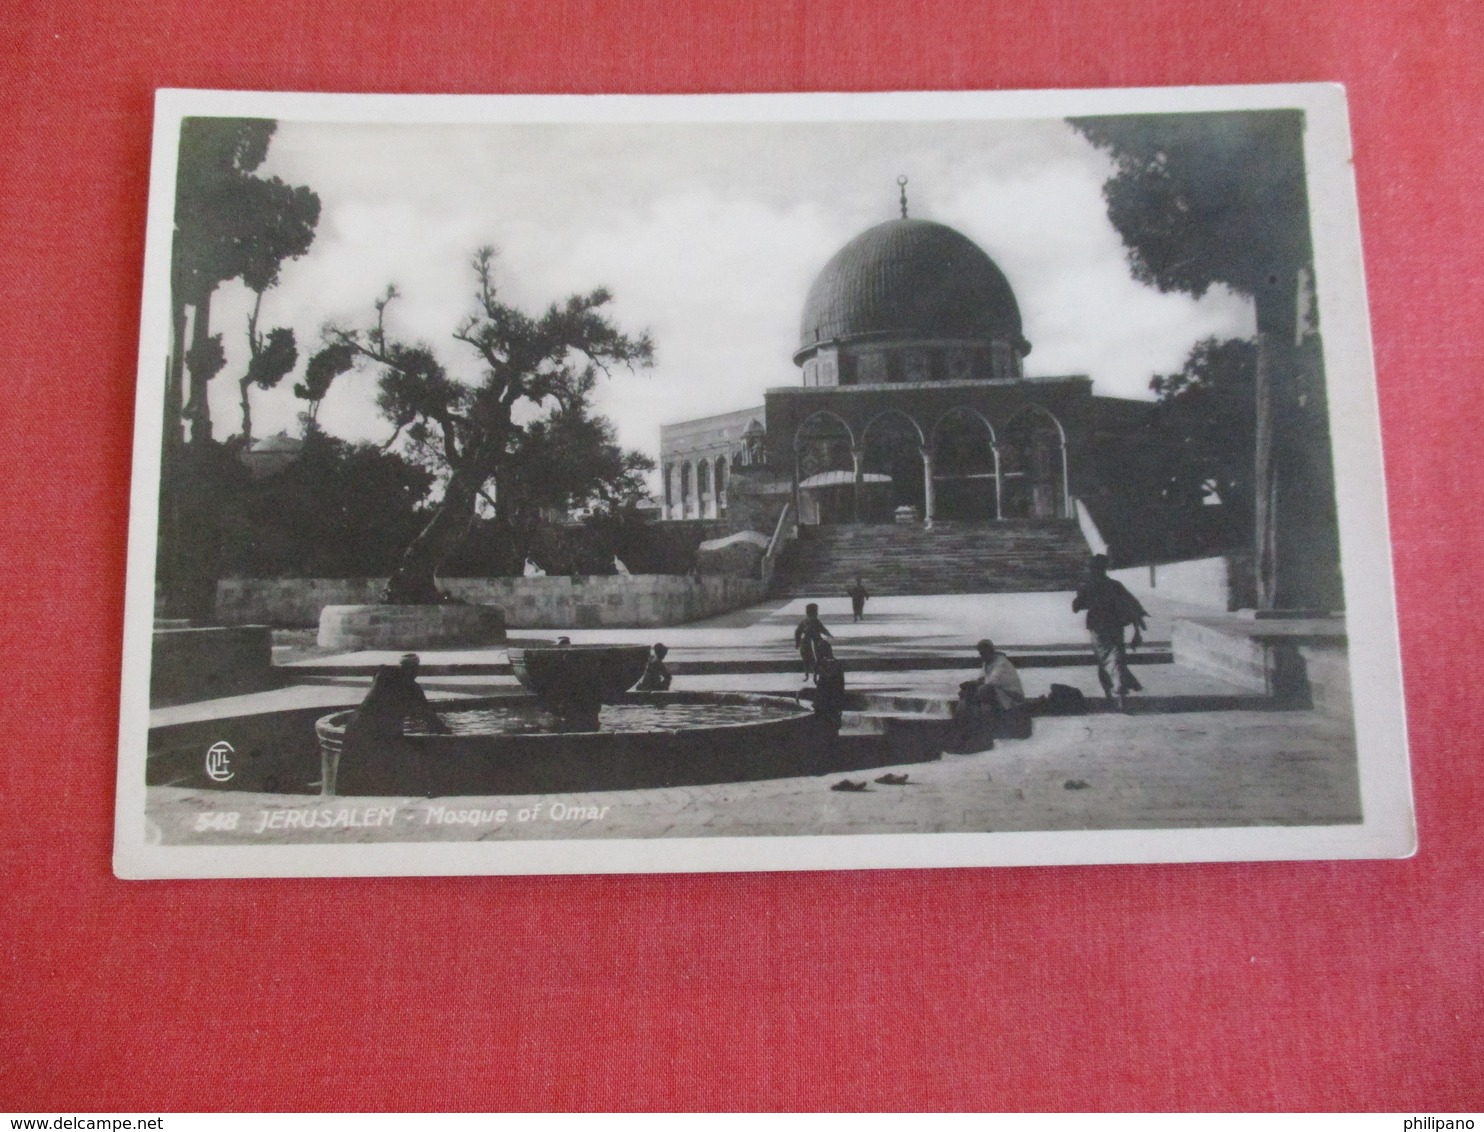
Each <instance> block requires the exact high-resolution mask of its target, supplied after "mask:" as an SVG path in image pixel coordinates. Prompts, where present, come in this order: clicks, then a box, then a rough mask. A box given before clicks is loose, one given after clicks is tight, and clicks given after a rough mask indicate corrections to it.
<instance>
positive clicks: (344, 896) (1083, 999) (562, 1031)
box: [0, 0, 1484, 1111]
mask: <svg viewBox="0 0 1484 1132" xmlns="http://www.w3.org/2000/svg"><path fill="white" fill-rule="evenodd" d="M1481 13H1484V8H1481V7H1480V6H1479V5H1477V4H1476V3H1472V2H1470V0H1411V2H1407V0H1365V2H1360V0H1231V2H1228V3H1226V4H1223V5H1214V4H1202V3H1198V2H1192V3H1179V2H1173V0H1172V2H1163V3H1155V2H1145V3H1139V2H1134V0H1102V2H1100V3H1098V4H1086V3H1081V2H1079V0H1035V2H1029V3H1021V4H1010V3H1003V4H997V5H989V4H978V3H971V2H967V0H964V2H958V3H953V2H941V3H935V2H926V0H922V2H906V0H894V2H891V3H871V4H859V3H857V4H850V3H845V2H844V0H813V2H809V3H805V2H802V0H800V2H795V3H781V2H780V3H771V2H761V0H731V3H730V4H728V5H727V6H726V7H725V8H724V9H723V7H722V6H720V5H717V6H713V5H709V4H706V3H704V2H703V0H694V2H690V3H660V2H652V3H625V4H609V5H600V4H595V3H576V2H570V3H547V4H536V3H517V2H489V3H479V4H475V3H463V4H460V3H451V2H450V3H428V2H407V0H396V2H392V0H277V2H275V0H233V2H231V3H226V2H222V0H198V2H196V3H193V4H192V3H186V2H184V0H182V2H179V3H159V4H154V5H143V4H138V5H130V4H123V3H119V4H76V5H72V6H68V5H59V4H55V3H51V2H45V3H42V2H19V3H18V2H16V0H11V2H10V3H8V4H6V5H5V13H4V23H5V26H6V33H5V36H4V41H3V44H0V56H3V60H4V65H3V68H0V90H3V91H4V94H5V98H4V103H3V106H4V110H3V112H0V113H3V120H0V176H3V194H4V195H3V200H4V213H3V216H0V255H3V263H4V274H3V282H0V287H3V294H4V298H3V301H0V382H3V385H0V390H3V393H0V395H3V404H4V406H5V414H4V420H5V430H4V441H3V445H0V448H3V452H0V501H3V503H0V505H3V508H4V510H3V512H0V516H3V517H0V554H3V558H0V560H3V561H4V563H5V574H4V579H3V582H0V586H3V590H0V593H3V599H4V609H5V626H6V632H5V634H4V640H3V643H0V648H3V654H4V663H5V671H6V673H7V680H6V683H7V692H6V695H5V705H4V712H3V718H0V800H3V806H0V873H3V880H0V884H3V892H0V960H3V969H0V1108H11V1109H15V1108H22V1109H43V1110H67V1109H140V1110H148V1109H162V1108H164V1109H169V1108H190V1109H216V1108H228V1109H235V1108H248V1109H251V1108H263V1107H275V1108H278V1107H281V1108H300V1107H304V1108H342V1107H346V1108H362V1107H365V1108H384V1107H395V1108H423V1107H435V1108H442V1107H449V1108H478V1109H498V1108H506V1107H517V1108H546V1107H559V1108H566V1107H574V1108H577V1107H581V1108H588V1107H597V1108H647V1107H656V1108H672V1107H702V1108H716V1107H725V1108H770V1107H790V1108H792V1107H802V1108H816V1107H824V1108H865V1107H872V1108H874V1107H929V1108H963V1107H974V1108H1010V1109H1040V1108H1078V1109H1082V1108H1090V1109H1102V1108H1113V1109H1143V1108H1157V1109H1167V1108H1174V1109H1180V1108H1221V1109H1224V1108H1241V1109H1247V1108H1269V1107H1275V1108H1299V1109H1306V1108H1342V1109H1348V1108H1385V1109H1401V1110H1418V1111H1441V1110H1448V1109H1459V1108H1469V1107H1471V1108H1474V1109H1476V1110H1477V1109H1479V1108H1480V1107H1481V1106H1484V1084H1481V1077H1484V1022H1481V1018H1484V962H1481V951H1484V946H1481V943H1484V940H1481V933H1484V884H1481V877H1480V865H1481V844H1480V837H1479V828H1480V817H1479V815H1480V813H1481V812H1484V788H1481V787H1484V777H1481V772H1480V765H1481V761H1484V756H1481V752H1480V749H1479V742H1478V739H1477V730H1476V720H1477V719H1478V718H1479V695H1478V692H1477V690H1476V688H1475V685H1476V684H1477V680H1476V679H1474V678H1472V677H1473V674H1475V673H1477V672H1478V671H1479V669H1480V667H1481V663H1484V655H1481V653H1484V642H1481V636H1480V633H1479V628H1480V619H1481V601H1480V599H1479V596H1478V595H1479V568H1478V563H1479V562H1480V560H1481V559H1484V526H1481V524H1480V523H1479V521H1478V519H1477V512H1476V508H1475V501H1476V500H1477V499H1478V497H1479V494H1480V490H1481V486H1484V485H1481V480H1480V471H1479V469H1480V464H1481V461H1480V455H1481V452H1480V447H1481V446H1480V429H1479V427H1478V424H1477V422H1478V420H1479V418H1480V416H1481V415H1484V383H1481V381H1480V374H1481V368H1484V366H1481V363H1484V357H1481V336H1480V333H1479V330H1478V320H1479V316H1480V311H1481V310H1484V295H1481V286H1480V278H1481V274H1484V255H1481V253H1484V233H1481V228H1480V226H1479V224H1478V223H1477V220H1478V216H1479V207H1478V206H1479V202H1480V200H1481V197H1484V193H1481V190H1484V148H1481V146H1480V145H1479V141H1478V129H1479V114H1480V111H1481V109H1484V100H1481V97H1480V96H1481V93H1484V89H1481V88H1484V66H1481V63H1480V54H1481V51H1484V35H1481V31H1484V16H1481ZM1290 80H1338V81H1341V82H1343V83H1345V84H1346V85H1347V86H1348V88H1349V91H1350V98H1351V112H1352V116H1353V126H1354V132H1355V140H1356V167H1357V175H1358V178H1359V188H1360V202H1361V210H1362V214H1363V223H1364V231H1365V249H1366V258H1367V265H1368V269H1369V276H1370V293H1371V308H1372V314H1373V319H1374V330H1375V344H1376V355H1377V362H1378V368H1379V374H1380V389H1381V414H1382V420H1383V427H1384V432H1385V438H1386V450H1387V456H1388V480H1389V484H1390V490H1391V506H1392V530H1393V537H1394V539H1395V552H1396V568H1397V577H1398V583H1397V584H1398V595H1399V599H1400V609H1401V621H1402V641H1403V647H1404V662H1405V667H1406V675H1407V685H1408V709H1409V713H1410V720H1411V738H1412V756H1413V766H1414V776H1415V781H1416V790H1417V810H1418V820H1419V823H1420V828H1421V852H1420V854H1419V855H1418V856H1417V857H1416V858H1415V859H1413V860H1410V861H1402V862H1391V863H1368V862H1362V863H1334V864H1328V863H1319V864H1242V865H1187V866H1159V867H1139V868H1126V867H1103V868H1061V869H1026V870H962V871H942V872H914V871H901V872H864V873H820V874H798V875H752V876H745V875H744V876H635V877H622V876H620V877H569V878H513V879H501V878H488V879H483V878H471V879H433V880H422V879H406V880H400V879H399V880H320V881H302V882H301V881H287V880H275V881H251V882H240V881H239V882H226V881H222V882H193V883H174V882H172V883H166V882H155V883H125V882H121V881H118V880H115V879H114V878H113V876H112V873H111V870H110V864H109V856H110V838H111V833H112V824H113V822H112V805H113V776H114V766H115V754H114V751H115V742H116V737H117V723H116V719H117V715H116V712H117V698H118V688H119V676H118V662H119V651H120V632H121V621H122V603H123V581H124V544H125V532H126V524H127V515H126V510H127V502H128V487H129V459H130V443H131V429H132V407H133V396H134V392H133V390H134V373H133V370H134V360H135V349H136V345H137V332H138V314H139V299H140V266H141V260H142V253H143V242H144V208H145V192H146V180H147V167H148V158H149V137H150V121H151V97H152V91H153V89H154V88H155V87H159V86H201V87H228V88H248V89H266V90H274V89H284V90H330V91H335V90H342V91H420V92H421V91H431V92H481V93H483V92H506V91H512V92H635V93H639V92H705V91H790V90H836V89H842V90H891V89H898V88H912V89H932V88H951V89H957V88H1015V87H1057V86H1078V87H1088V86H1127V85H1135V86H1142V85H1173V84H1186V83H1250V82H1282V81H1290Z"/></svg>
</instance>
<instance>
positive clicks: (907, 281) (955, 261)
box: [660, 179, 1150, 527]
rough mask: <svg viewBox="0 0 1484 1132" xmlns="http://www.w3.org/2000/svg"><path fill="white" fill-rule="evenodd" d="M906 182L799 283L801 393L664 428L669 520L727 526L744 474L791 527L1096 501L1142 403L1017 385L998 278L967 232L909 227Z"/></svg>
mask: <svg viewBox="0 0 1484 1132" xmlns="http://www.w3.org/2000/svg"><path fill="white" fill-rule="evenodd" d="M900 183H901V184H902V186H903V189H902V200H901V216H900V217H899V218H896V219H892V220H888V221H887V222H885V223H882V224H878V225H876V226H875V227H872V228H869V229H867V230H866V231H864V232H862V233H861V234H860V235H858V236H856V237H855V238H854V239H853V240H851V241H850V242H849V243H847V244H846V245H845V246H844V247H843V248H841V249H840V250H839V251H838V252H837V253H835V255H834V256H833V257H832V258H831V259H830V260H829V262H828V263H826V264H825V265H824V267H823V269H822V270H821V271H820V273H819V275H818V277H817V278H816V279H815V280H814V283H813V285H812V286H811V287H810V289H809V294H808V298H807V299H806V301H805V303H804V313H803V319H802V322H801V326H800V335H799V345H798V348H797V350H796V351H795V352H794V355H793V360H794V363H795V364H796V365H797V366H799V368H800V370H801V371H802V377H803V381H802V383H801V384H800V385H797V386H789V387H782V388H773V389H769V390H767V391H766V393H765V395H764V398H765V402H764V404H763V405H760V406H755V407H751V408H744V409H739V410H737V411H735V412H731V413H725V414H721V415H718V416H711V417H705V418H701V419H698V420H690V421H683V422H679V423H676V424H670V425H665V426H663V427H662V428H661V433H660V456H661V467H662V470H663V476H664V494H663V511H662V514H663V516H664V517H665V518H666V519H710V518H725V517H727V515H728V502H729V500H728V497H729V494H731V492H730V489H731V488H732V486H733V482H734V481H736V483H735V486H736V487H737V488H741V487H742V486H743V484H742V480H740V479H739V477H743V478H744V479H746V480H749V481H753V482H755V483H756V486H757V487H758V488H760V489H761V488H763V485H764V483H766V482H768V481H771V483H772V485H773V491H774V492H776V493H777V494H782V495H786V496H788V497H790V498H791V500H792V502H793V504H794V506H795V508H796V511H795V514H796V517H797V521H798V522H799V523H800V524H801V525H803V526H815V525H832V524H842V523H907V522H916V523H921V524H924V525H926V526H929V527H931V526H932V524H933V523H934V522H951V523H955V524H958V523H974V524H992V523H1005V522H1013V521H1016V520H1021V521H1023V520H1043V521H1044V520H1063V521H1066V520H1070V519H1073V518H1074V517H1075V515H1076V502H1075V501H1076V500H1077V499H1079V498H1084V497H1088V496H1095V495H1097V494H1098V493H1099V490H1100V487H1101V484H1102V481H1103V480H1105V479H1106V478H1108V475H1109V470H1108V467H1107V464H1108V460H1109V458H1110V457H1112V456H1114V455H1115V453H1116V451H1117V450H1118V449H1119V448H1121V447H1122V444H1123V443H1125V442H1126V441H1125V438H1127V437H1130V436H1131V435H1132V434H1134V433H1135V432H1137V430H1138V428H1139V427H1140V425H1141V423H1142V422H1143V421H1144V420H1145V419H1147V415H1148V413H1149V409H1150V405H1149V403H1148V402H1144V401H1131V400H1126V399H1120V398H1110V397H1100V396H1095V395H1094V394H1093V392H1092V382H1091V380H1090V379H1089V378H1087V377H1085V376H1063V377H1027V376H1026V375H1025V370H1024V362H1025V358H1026V356H1027V355H1028V354H1029V353H1030V351H1031V344H1030V343H1029V342H1027V341H1026V339H1025V336H1024V334H1023V333H1022V327H1021V317H1020V307H1019V304H1018V303H1017V302H1016V299H1015V293H1014V291H1013V289H1012V288H1011V286H1010V283H1009V281H1008V280H1007V279H1006V278H1005V275H1004V273H1003V272H1002V271H1001V270H1000V268H999V267H998V266H997V265H996V264H995V262H994V261H993V260H992V259H991V258H990V257H989V256H988V255H987V254H986V253H985V252H984V251H983V250H982V249H981V248H980V247H979V246H978V245H977V244H975V243H974V242H973V241H972V240H970V239H969V238H968V237H967V236H965V235H963V234H962V233H961V232H958V231H956V230H955V229H953V228H950V227H948V226H947V225H945V224H939V223H936V222H934V221H931V220H922V219H916V218H909V217H908V215H907V205H906V190H905V179H901V181H900ZM760 465H761V466H762V468H760V467H759V466H760ZM763 468H765V469H766V471H763Z"/></svg>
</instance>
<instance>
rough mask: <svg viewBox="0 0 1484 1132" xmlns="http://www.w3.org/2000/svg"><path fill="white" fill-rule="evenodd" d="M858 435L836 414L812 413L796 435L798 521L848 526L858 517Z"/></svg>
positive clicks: (795, 466)
mask: <svg viewBox="0 0 1484 1132" xmlns="http://www.w3.org/2000/svg"><path fill="white" fill-rule="evenodd" d="M854 449H855V436H854V435H853V434H852V433H851V431H850V426H849V425H847V424H846V423H845V422H844V421H843V420H841V419H840V418H839V417H837V416H835V414H834V413H827V412H818V413H812V414H811V415H810V416H808V417H806V418H805V419H804V422H803V423H802V424H800V425H799V429H798V432H796V433H795V434H794V483H795V484H797V485H798V491H799V522H801V523H805V524H811V525H812V524H816V523H848V522H850V521H851V520H852V519H854V518H855V457H854V455H853V454H852V453H853V452H854Z"/></svg>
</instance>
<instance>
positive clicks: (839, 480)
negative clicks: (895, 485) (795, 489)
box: [799, 469, 891, 488]
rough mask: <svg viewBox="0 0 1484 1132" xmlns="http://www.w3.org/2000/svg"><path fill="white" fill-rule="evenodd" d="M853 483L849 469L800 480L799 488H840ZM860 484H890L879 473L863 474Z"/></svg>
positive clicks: (888, 478)
mask: <svg viewBox="0 0 1484 1132" xmlns="http://www.w3.org/2000/svg"><path fill="white" fill-rule="evenodd" d="M853 483H855V473H854V472H852V471H850V470H849V469H844V470H837V471H832V472H816V473H815V474H814V475H812V476H810V477H809V478H808V479H804V480H800V481H799V486H800V487H801V488H805V487H840V486H842V485H844V484H853ZM861 483H891V477H890V476H883V475H881V474H880V473H879V472H863V473H862V474H861Z"/></svg>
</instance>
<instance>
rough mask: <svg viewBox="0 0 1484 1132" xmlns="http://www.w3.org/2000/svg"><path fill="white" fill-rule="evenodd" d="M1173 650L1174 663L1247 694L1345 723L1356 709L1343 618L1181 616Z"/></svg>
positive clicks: (1176, 625)
mask: <svg viewBox="0 0 1484 1132" xmlns="http://www.w3.org/2000/svg"><path fill="white" fill-rule="evenodd" d="M1171 647H1172V651H1173V653H1174V659H1175V661H1176V662H1177V663H1179V664H1181V665H1184V666H1185V667H1187V668H1191V669H1194V670H1196V671H1199V672H1204V673H1207V674H1209V675H1211V676H1215V677H1217V678H1219V679H1222V680H1227V681H1230V682H1231V683H1233V684H1235V685H1236V686H1238V687H1240V688H1243V689H1246V690H1247V691H1250V692H1254V693H1258V694H1261V695H1267V696H1272V697H1275V698H1277V699H1280V700H1283V701H1285V702H1291V703H1296V704H1301V705H1304V706H1313V707H1314V708H1315V709H1317V710H1319V711H1323V712H1325V713H1326V714H1329V715H1336V716H1342V717H1344V718H1346V719H1349V718H1350V716H1351V713H1352V712H1353V710H1354V701H1353V697H1352V695H1351V691H1350V662H1349V652H1348V648H1347V639H1346V635H1345V619H1344V618H1343V617H1297V618H1265V617H1257V616H1254V615H1253V614H1251V613H1250V611H1249V612H1243V613H1230V614H1211V615H1207V616H1198V617H1182V618H1179V619H1177V620H1176V621H1175V622H1174V626H1173V629H1172V631H1171Z"/></svg>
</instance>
